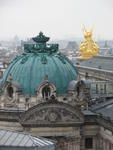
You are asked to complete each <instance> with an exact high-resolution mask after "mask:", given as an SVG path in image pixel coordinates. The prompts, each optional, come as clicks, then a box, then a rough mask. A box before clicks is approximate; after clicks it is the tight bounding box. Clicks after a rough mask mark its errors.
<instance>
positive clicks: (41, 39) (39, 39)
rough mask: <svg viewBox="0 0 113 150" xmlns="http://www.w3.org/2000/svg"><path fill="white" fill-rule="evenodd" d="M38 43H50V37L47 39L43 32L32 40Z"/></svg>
mask: <svg viewBox="0 0 113 150" xmlns="http://www.w3.org/2000/svg"><path fill="white" fill-rule="evenodd" d="M32 39H33V40H34V41H35V42H36V43H46V42H48V41H49V37H46V36H45V35H44V34H43V32H41V31H40V33H39V35H37V36H36V37H33V38H32Z"/></svg>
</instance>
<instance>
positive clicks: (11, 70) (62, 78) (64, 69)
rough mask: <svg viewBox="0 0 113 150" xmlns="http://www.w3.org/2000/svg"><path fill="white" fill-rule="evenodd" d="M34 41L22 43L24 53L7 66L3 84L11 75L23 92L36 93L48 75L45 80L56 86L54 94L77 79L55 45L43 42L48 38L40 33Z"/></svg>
mask: <svg viewBox="0 0 113 150" xmlns="http://www.w3.org/2000/svg"><path fill="white" fill-rule="evenodd" d="M33 40H34V41H35V42H36V44H25V45H24V53H23V54H22V55H20V56H18V57H16V58H15V59H14V60H13V61H12V63H11V64H10V65H9V67H8V68H7V69H6V71H5V73H4V75H3V80H2V86H3V85H4V84H5V82H6V81H7V80H8V77H9V76H10V75H11V77H12V78H13V80H14V81H16V82H17V83H18V84H19V85H20V87H21V88H22V90H23V94H29V95H36V90H37V88H38V87H39V86H40V84H41V83H42V82H43V81H44V79H45V76H46V75H47V76H48V80H49V81H50V82H52V83H53V84H54V85H55V86H56V93H57V94H58V95H60V94H65V93H66V92H67V89H68V85H69V82H70V81H72V80H76V79H77V70H76V68H75V67H74V66H73V64H72V63H71V62H70V61H69V60H68V59H67V58H66V57H65V56H64V55H62V54H61V53H60V52H59V51H58V44H46V42H47V41H48V40H49V38H48V37H45V36H44V35H43V33H42V32H40V33H39V36H37V37H35V38H33Z"/></svg>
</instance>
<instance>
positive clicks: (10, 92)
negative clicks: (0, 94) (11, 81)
mask: <svg viewBox="0 0 113 150" xmlns="http://www.w3.org/2000/svg"><path fill="white" fill-rule="evenodd" d="M7 94H8V96H9V97H10V98H13V88H12V86H8V87H7Z"/></svg>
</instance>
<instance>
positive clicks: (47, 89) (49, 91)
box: [42, 85, 51, 99]
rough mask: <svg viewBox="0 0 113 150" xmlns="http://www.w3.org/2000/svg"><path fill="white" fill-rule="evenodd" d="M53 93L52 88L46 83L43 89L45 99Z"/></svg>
mask: <svg viewBox="0 0 113 150" xmlns="http://www.w3.org/2000/svg"><path fill="white" fill-rule="evenodd" d="M50 94H51V89H50V87H49V86H48V85H46V86H45V87H43V89H42V97H43V98H44V99H46V98H49V97H50Z"/></svg>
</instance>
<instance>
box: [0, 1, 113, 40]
mask: <svg viewBox="0 0 113 150" xmlns="http://www.w3.org/2000/svg"><path fill="white" fill-rule="evenodd" d="M83 24H84V25H85V26H86V27H87V28H90V27H91V26H94V34H93V36H94V37H95V38H96V39H98V38H105V39H113V0H0V39H2V38H10V37H11V38H12V37H13V36H14V35H18V36H20V37H21V38H22V37H32V36H34V35H36V34H38V32H39V31H43V32H44V33H45V34H47V35H49V36H51V37H52V38H58V39H62V38H70V37H81V36H82V25H83Z"/></svg>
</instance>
